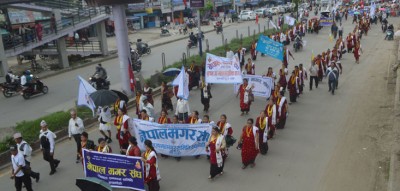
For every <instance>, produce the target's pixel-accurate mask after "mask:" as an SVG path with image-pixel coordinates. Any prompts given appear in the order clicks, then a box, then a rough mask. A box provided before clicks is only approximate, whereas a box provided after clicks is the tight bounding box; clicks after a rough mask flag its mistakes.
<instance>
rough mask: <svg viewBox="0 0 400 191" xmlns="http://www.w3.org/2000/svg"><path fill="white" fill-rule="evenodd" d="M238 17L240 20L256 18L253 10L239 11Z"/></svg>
mask: <svg viewBox="0 0 400 191" xmlns="http://www.w3.org/2000/svg"><path fill="white" fill-rule="evenodd" d="M239 19H241V20H247V21H249V20H255V19H256V14H255V13H254V12H253V11H249V12H244V13H241V14H240V15H239Z"/></svg>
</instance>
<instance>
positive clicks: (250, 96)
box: [249, 93, 254, 102]
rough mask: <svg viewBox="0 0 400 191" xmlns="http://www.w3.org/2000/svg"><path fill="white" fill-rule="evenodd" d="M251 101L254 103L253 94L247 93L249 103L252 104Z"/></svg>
mask: <svg viewBox="0 0 400 191" xmlns="http://www.w3.org/2000/svg"><path fill="white" fill-rule="evenodd" d="M253 101H254V94H253V93H249V102H253Z"/></svg>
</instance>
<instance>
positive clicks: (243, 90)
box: [236, 79, 252, 115]
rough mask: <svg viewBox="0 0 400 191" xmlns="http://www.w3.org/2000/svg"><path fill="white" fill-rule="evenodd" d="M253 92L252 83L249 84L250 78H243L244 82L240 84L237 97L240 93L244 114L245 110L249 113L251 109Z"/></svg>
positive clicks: (241, 107) (241, 109)
mask: <svg viewBox="0 0 400 191" xmlns="http://www.w3.org/2000/svg"><path fill="white" fill-rule="evenodd" d="M251 94H252V91H251V87H250V85H249V84H248V80H247V79H243V84H242V85H240V87H239V91H238V93H237V95H236V97H238V96H239V95H240V111H241V112H242V114H241V115H244V113H245V112H246V115H247V114H248V113H249V111H250V105H251V101H252V100H251V99H250V95H251Z"/></svg>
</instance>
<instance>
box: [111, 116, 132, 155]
mask: <svg viewBox="0 0 400 191" xmlns="http://www.w3.org/2000/svg"><path fill="white" fill-rule="evenodd" d="M128 119H129V116H128V115H126V109H125V108H118V115H117V116H116V117H115V120H114V125H115V127H117V134H116V136H117V139H118V143H119V148H120V149H121V154H125V152H124V151H123V150H126V149H127V148H128V146H129V141H128V140H129V137H131V134H130V132H129V125H128Z"/></svg>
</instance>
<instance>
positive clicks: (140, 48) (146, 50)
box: [136, 39, 151, 56]
mask: <svg viewBox="0 0 400 191" xmlns="http://www.w3.org/2000/svg"><path fill="white" fill-rule="evenodd" d="M136 50H137V52H138V53H139V55H140V56H142V55H143V54H150V53H151V49H150V47H149V45H148V44H147V43H144V42H142V39H138V40H137V43H136Z"/></svg>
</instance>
